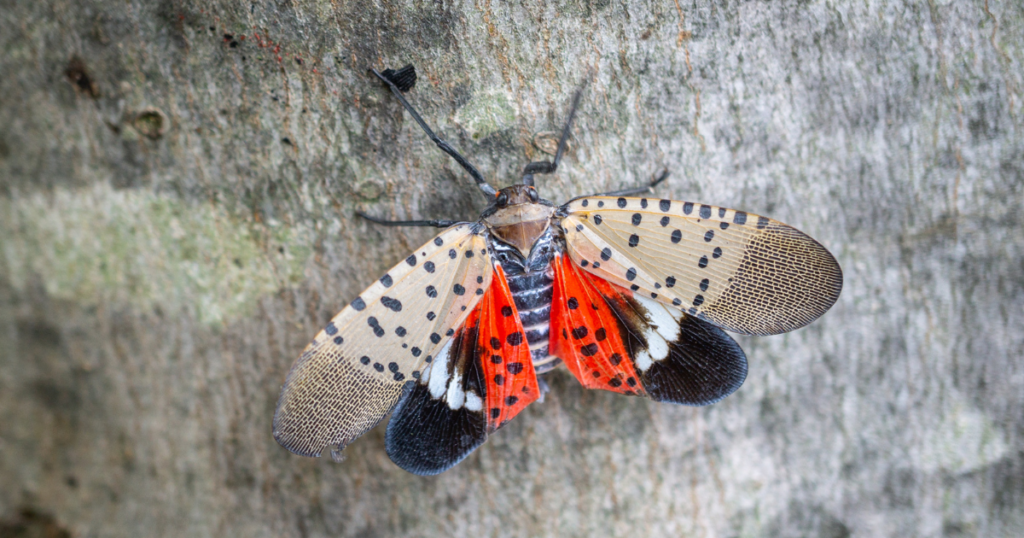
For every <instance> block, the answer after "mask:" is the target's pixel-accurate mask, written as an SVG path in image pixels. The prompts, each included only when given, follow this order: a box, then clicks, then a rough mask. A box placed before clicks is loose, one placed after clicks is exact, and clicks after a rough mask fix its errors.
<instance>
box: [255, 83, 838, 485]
mask: <svg viewBox="0 0 1024 538" xmlns="http://www.w3.org/2000/svg"><path fill="white" fill-rule="evenodd" d="M373 73H374V74H375V75H376V76H377V77H378V78H379V79H380V80H381V81H382V82H383V83H384V84H386V85H387V86H388V87H389V88H390V90H391V92H392V93H393V94H394V95H395V97H397V98H398V100H399V101H400V102H401V103H402V105H403V106H404V107H405V109H406V110H407V111H408V113H409V114H410V115H411V116H412V117H413V119H414V120H416V122H417V123H418V124H419V126H420V127H421V128H422V129H423V131H424V132H426V134H427V135H428V136H429V137H430V138H431V140H433V141H434V143H436V144H437V146H438V147H439V148H441V149H442V150H443V151H445V152H446V153H448V154H449V155H451V156H452V157H453V158H454V159H455V160H456V161H457V162H458V163H459V164H460V165H461V166H462V167H463V168H464V169H465V170H466V171H467V172H468V173H469V174H470V175H471V176H472V177H473V179H474V180H475V181H476V183H477V185H478V186H479V187H480V189H481V190H483V192H484V194H486V195H487V196H488V197H490V199H491V201H492V203H491V205H490V207H488V208H487V209H486V210H485V211H484V212H483V213H482V214H481V216H480V219H479V220H478V221H476V222H455V221H442V220H430V221H384V220H380V219H376V218H373V217H370V216H368V215H363V214H360V215H361V216H363V217H365V218H367V219H369V220H371V221H374V222H377V223H379V224H383V225H408V226H436V227H439V228H444V230H443V231H442V232H441V233H440V234H438V235H437V236H436V237H434V238H433V239H431V240H430V241H428V242H427V243H426V244H425V245H423V246H422V247H420V248H418V249H416V250H415V251H414V252H412V253H411V254H409V256H408V257H407V258H406V259H404V260H402V261H401V262H399V263H398V265H396V266H395V267H393V268H392V269H391V270H389V271H388V272H387V273H385V274H384V275H383V276H382V277H380V279H379V280H377V281H376V282H374V283H373V285H371V286H370V287H369V288H367V289H366V290H365V291H363V292H362V293H361V294H360V295H359V296H358V297H356V298H355V300H353V301H352V302H351V303H350V304H349V305H348V306H347V307H346V308H344V309H343V310H342V311H341V312H340V313H338V314H337V315H336V316H335V317H334V318H333V319H332V320H331V321H330V323H328V324H327V327H325V328H324V329H323V330H322V331H320V333H319V334H317V335H316V338H314V339H313V342H312V343H310V344H309V346H307V347H306V349H305V351H304V352H303V353H302V356H301V357H299V359H298V360H297V361H296V362H295V365H294V366H293V367H292V369H291V371H290V373H289V374H288V377H287V379H286V381H285V384H284V387H283V388H282V390H281V396H280V400H279V401H278V404H277V411H276V413H275V415H274V438H275V439H277V441H278V442H279V443H280V444H281V445H282V446H284V447H285V448H287V449H288V450H290V451H292V452H294V453H296V454H301V455H303V456H319V455H320V454H321V452H322V451H323V450H325V449H327V448H328V447H330V448H331V455H332V456H333V457H335V459H338V460H340V459H341V450H342V449H344V447H345V446H346V445H348V444H350V443H351V442H353V441H354V440H355V439H356V438H358V437H359V436H361V435H362V434H364V433H366V432H367V431H368V430H370V429H371V428H373V427H374V426H375V425H377V424H378V423H379V422H380V421H381V420H382V419H383V418H384V417H385V416H386V415H388V414H389V413H391V420H390V422H389V423H388V426H387V434H386V443H385V444H386V450H387V453H388V456H390V458H391V460H392V461H394V462H395V463H396V464H397V465H399V466H400V467H402V468H403V469H405V470H407V471H410V472H412V473H416V474H420V475H432V474H437V473H440V472H442V471H445V470H447V469H449V468H451V467H452V466H453V465H455V464H456V463H458V462H459V461H461V460H462V459H463V458H465V457H466V456H467V455H468V454H470V453H471V452H472V451H473V450H475V449H476V448H477V447H479V446H480V445H481V444H482V443H484V441H485V440H486V439H487V437H488V435H490V434H493V433H494V432H495V431H496V430H498V429H499V428H501V427H502V426H503V425H504V424H506V423H507V422H508V421H509V420H512V418H513V417H515V416H516V415H517V414H519V413H520V412H521V411H522V410H523V409H524V408H525V407H526V406H527V405H529V404H530V403H532V402H534V401H536V400H538V398H541V397H542V396H543V389H545V388H546V384H545V383H544V382H543V378H542V377H538V376H542V375H543V374H546V373H548V372H550V371H552V370H553V369H554V368H556V367H557V366H558V365H559V364H560V363H561V364H564V365H565V366H566V367H567V368H568V370H569V371H570V372H571V373H572V375H574V376H575V377H576V379H577V380H579V382H580V383H581V384H582V385H583V386H585V387H587V388H592V389H604V390H609V391H613V392H619V393H622V394H628V395H636V396H646V397H648V398H651V399H653V400H656V401H659V402H671V403H677V404H683V405H707V404H711V403H714V402H717V401H718V400H721V399H722V398H724V397H726V396H728V395H729V394H731V393H732V392H733V391H735V390H736V389H737V388H739V386H740V385H741V384H742V383H743V381H744V379H745V378H746V375H747V359H746V356H745V354H744V353H743V350H741V349H740V347H739V345H738V344H737V343H736V342H735V341H734V340H733V339H732V338H731V337H730V336H729V335H728V334H726V332H725V331H732V332H736V333H741V334H750V335H772V334H779V333H784V332H787V331H791V330H794V329H798V328H800V327H803V326H804V325H807V324H808V323H810V322H812V321H814V320H815V319H817V318H818V317H819V316H821V315H822V314H824V313H825V312H826V311H827V310H828V309H829V308H830V307H831V306H832V305H833V304H834V303H835V302H836V300H837V299H838V297H839V293H840V291H841V289H842V282H843V278H842V271H841V269H840V267H839V265H838V263H837V262H836V260H835V258H834V257H833V256H832V255H831V254H830V253H829V252H828V251H827V250H826V249H825V248H824V247H822V246H821V245H820V244H819V243H818V242H817V241H815V240H814V239H811V238H810V237H808V236H807V235H805V234H803V233H802V232H800V231H798V230H796V229H795V228H793V227H791V226H788V225H786V224H782V223H780V222H777V221H775V220H772V219H769V218H766V217H761V216H758V215H754V214H751V213H746V212H744V211H737V210H733V209H726V208H723V207H715V206H711V205H706V204H697V203H691V202H679V201H675V200H667V199H660V198H656V197H636V195H643V194H646V193H650V192H652V188H653V187H654V186H656V185H657V184H658V183H659V182H660V181H662V180H663V179H664V177H665V175H666V174H662V176H661V177H659V178H658V179H657V180H655V181H653V182H652V183H651V184H650V185H646V186H644V187H642V188H637V189H630V190H624V191H618V192H610V193H604V194H598V195H592V196H582V197H577V198H573V199H572V200H569V201H568V202H567V203H565V204H562V205H555V204H554V203H552V202H549V201H547V200H544V199H542V198H541V197H540V195H539V194H538V192H537V190H536V188H535V187H534V176H535V175H536V174H550V173H553V172H555V170H556V169H557V168H558V162H559V160H560V159H561V157H562V154H563V153H564V150H565V147H566V142H567V140H568V137H569V131H570V126H571V124H572V121H573V117H574V115H575V113H576V109H577V107H578V105H579V101H580V95H581V90H582V88H581V90H577V92H576V94H575V96H574V98H573V102H572V106H571V108H570V111H569V115H568V118H567V119H566V122H565V126H564V128H563V130H562V134H561V139H560V141H559V144H558V147H557V150H556V152H555V155H554V159H553V160H551V161H550V162H532V163H529V164H527V165H526V167H525V168H524V170H523V176H522V181H521V184H518V185H512V186H509V187H505V188H503V189H501V190H497V189H495V188H494V187H492V186H490V185H489V184H488V183H487V182H486V181H485V180H484V178H483V176H482V175H481V174H480V172H479V171H477V169H476V168H474V167H473V166H472V165H471V164H470V163H469V162H468V161H466V159H465V158H463V157H462V156H461V155H460V154H459V153H458V152H457V151H456V150H455V149H454V148H452V147H451V146H450V145H449V144H448V143H447V142H445V141H444V140H442V139H441V138H439V137H438V136H437V135H436V134H434V132H433V131H432V130H431V129H430V128H429V127H428V126H427V124H426V123H425V122H424V121H423V119H422V118H421V117H420V116H419V114H418V113H417V112H416V110H415V109H414V108H413V107H412V106H411V105H410V104H409V103H408V101H406V99H405V97H404V96H403V95H402V94H403V92H406V91H409V90H410V89H411V88H412V87H413V85H414V83H415V77H416V75H415V70H414V68H413V67H412V66H406V67H404V68H402V69H400V70H398V71H394V70H390V69H389V70H385V71H384V72H378V71H376V70H374V71H373Z"/></svg>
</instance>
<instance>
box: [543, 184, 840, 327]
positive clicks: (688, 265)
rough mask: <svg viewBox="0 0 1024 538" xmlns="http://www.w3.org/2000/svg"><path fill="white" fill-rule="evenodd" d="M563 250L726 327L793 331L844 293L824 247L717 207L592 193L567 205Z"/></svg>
mask: <svg viewBox="0 0 1024 538" xmlns="http://www.w3.org/2000/svg"><path fill="white" fill-rule="evenodd" d="M567 210H568V215H567V216H566V217H565V218H563V220H562V227H563V230H564V233H565V236H566V244H567V246H568V251H569V255H570V256H571V257H572V259H573V261H574V262H576V263H577V264H579V265H580V267H583V268H584V269H585V270H587V271H589V272H591V273H593V274H595V275H597V276H599V277H601V278H603V279H605V280H608V281H609V282H612V283H614V284H616V285H618V286H621V287H623V288H626V289H629V290H631V291H633V292H635V293H638V294H643V295H644V296H645V297H648V298H651V299H654V300H657V301H659V302H662V303H664V304H666V305H670V306H674V307H677V308H679V309H680V310H681V311H683V312H686V313H688V314H690V315H693V316H696V317H698V318H699V319H702V320H705V321H708V322H711V323H713V324H715V325H718V326H720V327H722V328H724V329H727V330H731V331H735V332H739V333H745V334H756V335H770V334H779V333H783V332H787V331H791V330H794V329H798V328H800V327H803V326H805V325H807V324H808V323H810V322H812V321H814V320H815V319H817V318H818V317H820V316H821V315H822V314H824V313H825V312H826V311H827V310H828V309H829V308H831V306H832V305H833V304H835V302H836V300H837V299H838V298H839V293H840V291H841V290H842V282H843V276H842V270H841V269H840V267H839V264H838V263H837V262H836V259H835V258H834V257H833V256H832V254H831V253H829V252H828V250H826V249H825V248H824V247H823V246H821V244H819V243H818V242H817V241H815V240H814V239H811V238H810V237H808V236H807V235H806V234H804V233H803V232H801V231H799V230H797V229H795V228H793V227H792V226H788V225H786V224H783V223H781V222H778V221H775V220H772V219H769V218H767V217H761V216H758V215H753V214H750V213H746V212H743V211H736V210H733V209H727V208H723V207H715V206H709V205H701V204H694V203H690V202H678V201H673V200H654V199H646V198H624V197H620V198H615V197H591V198H583V199H580V200H576V201H573V202H572V203H570V204H568V205H567Z"/></svg>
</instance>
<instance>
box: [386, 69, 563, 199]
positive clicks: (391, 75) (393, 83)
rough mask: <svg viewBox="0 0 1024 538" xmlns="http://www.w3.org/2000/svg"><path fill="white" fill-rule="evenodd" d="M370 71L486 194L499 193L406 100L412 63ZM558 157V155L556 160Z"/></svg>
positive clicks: (412, 74) (413, 79)
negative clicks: (396, 69) (389, 89)
mask: <svg viewBox="0 0 1024 538" xmlns="http://www.w3.org/2000/svg"><path fill="white" fill-rule="evenodd" d="M370 71H371V72H373V74H374V75H377V78H379V79H380V80H381V82H383V83H384V84H387V85H388V87H389V88H391V93H393V94H395V97H397V98H398V101H399V102H401V103H402V106H404V107H405V109H406V110H407V111H408V112H409V115H410V116H412V119H414V120H416V123H418V124H419V125H420V128H421V129H423V132H425V133H427V136H429V137H430V139H431V140H432V141H433V142H434V144H437V147H439V148H441V151H443V152H445V153H447V154H448V155H451V157H452V158H453V159H455V162H457V163H459V166H462V168H464V169H465V170H466V171H467V172H469V175H471V176H473V181H476V184H477V186H478V187H480V190H482V191H484V194H486V195H488V196H492V197H493V196H495V195H496V194H497V193H498V191H497V190H495V188H494V187H492V186H490V185H488V184H487V181H485V180H484V176H483V174H481V173H480V171H479V170H477V169H476V167H474V166H473V165H472V164H469V161H467V160H466V158H465V157H463V156H462V155H460V154H459V152H458V151H456V150H455V148H453V147H452V146H451V144H449V143H448V142H446V141H444V140H442V139H441V138H440V137H438V136H437V135H436V134H434V131H432V130H430V127H428V126H427V122H425V121H423V118H421V117H420V115H419V114H418V113H416V109H414V108H413V107H412V105H410V104H409V102H408V101H406V100H405V97H404V96H403V95H402V92H403V91H406V92H407V91H409V90H411V89H412V87H413V85H415V84H416V68H415V67H413V66H412V64H409V65H407V66H405V67H403V68H401V69H399V70H398V71H395V70H393V69H385V70H384V72H383V73H380V72H378V71H377V70H376V69H370ZM563 141H564V135H563ZM559 148H561V145H560V146H559ZM560 152H561V149H559V153H560ZM557 159H558V157H557V156H556V157H555V160H556V162H557ZM552 171H553V170H552Z"/></svg>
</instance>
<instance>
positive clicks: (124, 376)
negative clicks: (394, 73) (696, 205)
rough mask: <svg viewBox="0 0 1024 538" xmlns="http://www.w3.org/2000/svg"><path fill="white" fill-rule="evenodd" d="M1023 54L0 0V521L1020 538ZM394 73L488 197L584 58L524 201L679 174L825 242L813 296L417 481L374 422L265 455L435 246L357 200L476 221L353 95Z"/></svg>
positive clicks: (916, 40)
mask: <svg viewBox="0 0 1024 538" xmlns="http://www.w3.org/2000/svg"><path fill="white" fill-rule="evenodd" d="M243 36H244V39H243ZM1022 38H1024V7H1022V4H1021V3H1020V2H1018V1H1016V0H1013V1H1011V0H992V1H987V2H986V1H978V2H948V1H944V0H931V1H929V2H908V1H899V0H893V1H868V2H848V1H831V2H816V1H811V2H792V1H785V2H767V1H764V2H719V1H716V2H712V3H702V2H688V1H678V0H677V1H672V0H663V1H661V2H653V1H647V0H644V1H635V2H621V1H609V0H593V1H589V2H588V1H583V0H567V1H556V2H512V3H506V2H498V1H493V0H477V1H475V2H454V1H441V2H426V1H422V0H419V1H409V0H407V1H395V2H392V1H383V0H382V1H379V2H370V1H362V0H357V1H347V0H334V1H332V2H311V1H307V0H292V1H278V2H267V1H262V0H260V1H252V2H228V1H224V0H211V1H204V2H200V1H188V0H171V1H156V0H128V1H118V2H115V1H112V0H82V1H69V0H39V1H24V0H3V1H2V2H0V51H2V52H0V535H10V536H38V535H48V536H60V535H65V536H71V535H73V536H81V537H89V536H353V537H355V536H359V537H369V536H423V537H430V536H479V537H484V536H495V537H496V536H502V537H504V536H702V537H734V536H737V537H738V536H751V537H753V536H783V537H788V536H794V537H796V536H821V537H828V538H840V537H848V536H851V537H852V536H856V537H875V536H925V537H933V536H934V537H939V536H944V537H959V536H984V537H993V536H1000V537H1001V536H1005V537H1010V536H1022V535H1024V448H1022V447H1024V361H1022V355H1024V331H1022V328H1024V308H1022V306H1021V305H1022V304H1024V276H1022V275H1024V272H1022V270H1024V231H1022V224H1024V219H1022V211H1021V204H1022V202H1024V92H1022V88H1024V74H1022V73H1024V62H1022V60H1024V39H1022ZM405 63H413V64H415V65H416V67H417V69H418V71H419V73H420V81H419V83H418V84H417V86H416V88H415V89H414V90H413V91H412V92H411V93H410V94H409V98H410V99H411V100H412V102H413V103H414V104H416V105H417V106H419V107H420V109H421V112H422V113H423V116H424V117H425V118H426V119H427V120H428V121H429V122H430V123H431V124H432V125H433V126H434V127H435V130H436V131H437V132H439V133H441V134H442V136H445V137H447V138H448V139H449V140H450V141H451V142H452V143H453V145H455V146H456V147H457V148H459V149H460V150H461V151H462V152H463V153H464V154H465V155H466V156H467V157H468V158H469V159H470V160H471V161H472V162H473V163H475V164H476V165H477V167H479V168H480V169H481V171H482V172H483V173H484V175H485V176H486V177H487V178H488V179H489V180H490V181H491V182H492V184H495V185H496V186H502V185H506V184H509V183H511V182H514V181H516V180H517V179H518V174H517V172H518V171H519V170H520V167H521V166H522V165H524V164H525V163H526V162H528V161H529V160H531V159H532V160H537V159H542V158H545V157H546V155H545V154H544V153H543V152H542V151H541V150H540V149H539V146H544V143H545V140H547V139H546V138H545V136H546V135H544V133H546V132H549V131H555V130H557V129H558V128H559V127H560V125H561V122H562V119H563V117H564V115H565V111H566V107H567V105H568V103H569V100H570V97H571V95H572V91H573V90H574V89H575V88H576V87H577V86H578V85H579V84H580V83H581V81H582V80H584V79H585V78H587V77H588V74H589V76H591V77H592V81H591V83H590V85H589V86H588V88H587V91H586V93H585V95H584V99H583V104H582V108H581V110H580V113H579V114H578V116H577V118H578V122H577V124H576V128H575V130H574V136H573V139H572V150H571V151H570V153H569V154H568V156H567V157H566V159H565V161H564V166H563V167H562V168H560V169H559V171H558V173H557V174H556V175H554V176H539V177H538V186H539V189H540V191H541V194H542V196H544V197H546V198H548V199H552V200H554V201H563V200H567V199H568V198H570V197H572V196H575V195H579V194H586V193H591V192H596V191H603V190H610V189H619V188H625V187H629V186H633V185H637V184H639V183H641V182H644V181H647V180H649V178H651V177H652V176H653V175H655V174H657V173H658V172H659V171H661V170H662V169H663V168H668V169H669V170H671V171H672V176H671V179H670V181H669V182H668V183H667V184H666V185H665V186H664V187H663V188H661V189H660V190H659V193H660V195H663V196H665V197H671V198H674V199H681V200H690V201H697V202H705V203H709V204H716V205H722V206H726V207H734V208H738V209H743V210H747V211H750V212H753V213H758V214H764V215H768V216H771V217H774V218H776V219H779V220H781V221H783V222H786V223H789V224H792V225H794V226H796V227H798V228H800V229H801V230H803V231H805V232H807V233H808V234H809V235H811V236H812V237H814V238H816V239H817V240H819V241H820V242H821V243H823V244H824V245H826V246H827V247H828V248H829V249H830V250H831V251H832V252H833V253H834V254H835V255H836V257H837V258H838V260H839V262H840V264H841V265H842V267H843V269H844V273H845V286H844V290H843V294H842V296H841V297H840V299H839V302H838V303H837V304H836V306H835V307H833V309H832V310H831V311H830V312H829V313H827V314H826V315H825V316H824V317H823V318H822V319H820V320H819V321H817V322H815V323H814V324H812V325H810V326H809V327H807V328H804V329H801V330H798V331H796V332H793V333H790V334H786V335H782V336H775V337H767V338H748V337H737V339H738V341H739V342H740V344H741V345H742V346H743V348H744V350H745V351H746V352H747V355H748V358H749V360H750V375H749V377H748V378H747V381H746V383H745V385H744V386H743V387H742V388H741V389H740V390H739V391H738V392H737V393H736V394H734V395H733V396H731V397H729V398H727V399H726V400H724V401H722V402H721V403H719V404H716V405H714V406H711V407H707V408H685V407H677V406H671V405H663V404H656V403H652V402H649V401H645V400H641V399H637V398H626V397H622V396H618V395H615V394H611V393H605V392H601V391H584V390H583V389H581V388H580V387H579V386H578V384H577V383H576V382H575V380H573V379H572V377H571V376H570V375H569V374H568V372H566V371H564V370H563V371H560V372H559V373H557V374H556V375H554V376H552V377H551V384H552V389H553V390H552V392H551V393H550V394H549V395H548V397H547V400H546V401H545V402H544V403H542V404H534V405H532V406H530V407H529V408H528V409H527V410H526V411H525V412H524V413H523V414H521V415H520V416H519V417H517V418H516V419H515V420H514V421H513V422H512V423H510V424H509V425H508V426H506V427H505V428H504V429H503V430H501V431H500V432H498V434H497V435H495V436H493V437H492V438H491V439H490V440H489V442H488V443H487V444H485V445H484V446H483V447H482V448H480V449H479V450H477V451H476V452H475V453H474V454H473V455H472V456H470V457H469V458H467V460H466V461H464V462H463V463H462V464H460V465H459V466H457V467H455V468H454V469H453V470H451V471H449V472H446V473H444V474H442V475H440V476H438V477H434V478H421V477H417V476H413V475H411V474H408V473H406V472H404V471H402V470H401V469H399V468H397V467H396V466H394V465H393V464H392V463H391V462H390V461H389V460H388V458H387V455H386V454H385V452H384V447H383V442H384V434H383V427H378V428H377V429H375V430H373V431H372V432H370V433H369V434H367V435H366V436H365V437H363V438H361V439H360V440H358V441H357V442H355V443H354V444H353V445H351V446H350V447H349V448H348V449H347V450H346V454H347V456H348V460H347V461H346V462H344V463H342V464H334V463H332V462H330V461H329V458H326V459H321V460H316V459H307V458H302V457H298V456H294V455H292V454H290V453H288V452H287V451H286V450H284V449H282V448H281V447H279V446H278V445H277V444H276V443H275V442H274V440H273V438H272V437H271V432H270V423H271V418H272V414H273V411H274V405H275V403H276V400H277V396H278V391H279V390H280V386H281V383H282V381H283V380H284V376H285V373H286V372H287V370H288V368H289V367H290V366H291V364H292V362H293V361H294V359H295V358H296V357H297V356H298V354H299V353H300V352H301V350H302V348H303V347H304V346H305V345H306V343H307V342H308V341H309V339H310V338H311V337H312V336H313V335H314V334H315V333H316V332H317V331H318V330H319V329H320V328H321V327H322V326H323V325H324V324H325V323H326V321H327V320H328V319H330V317H331V316H332V315H333V314H334V313H335V312H336V311H337V310H339V309H340V308H341V307H342V306H343V305H344V304H346V303H347V302H348V301H349V300H350V299H351V298H352V297H354V296H355V295H356V294H358V293H359V291H360V290H361V289H362V288H363V287H365V286H367V285H369V284H370V283H371V282H373V281H374V279H376V278H377V277H378V276H379V275H380V274H382V273H383V272H384V271H385V270H386V269H387V268H388V267H390V266H391V265H393V264H394V263H396V262H398V261H400V260H401V259H402V258H404V257H405V256H406V255H407V253H408V252H409V251H410V250H411V249H413V248H415V247H416V246H417V245H419V244H421V243H422V242H424V241H426V240H427V239H428V238H429V237H430V234H431V231H430V230H423V229H404V230H399V229H392V228H382V227H378V226H373V225H370V224H368V223H367V222H365V221H362V220H360V219H359V218H357V217H356V216H355V215H354V211H356V210H364V211H367V212H370V213H372V214H374V215H379V216H382V217H387V218H400V219H405V218H453V219H472V218H475V216H476V215H477V214H478V212H479V211H480V210H481V209H482V208H483V207H484V206H485V205H486V201H485V200H484V198H483V197H482V196H481V195H480V193H479V192H478V191H477V190H476V189H475V187H473V184H472V181H471V180H470V179H469V177H468V176H467V175H466V174H465V173H463V172H462V171H461V170H460V169H459V168H458V166H457V165H456V164H455V163H454V162H452V161H451V160H450V159H447V158H446V157H445V156H444V155H443V154H441V152H439V151H437V149H436V148H434V147H433V145H432V144H430V142H429V141H428V140H426V139H425V137H424V136H422V134H421V133H420V132H419V131H418V129H417V128H416V126H415V124H414V123H413V122H412V120H411V118H410V117H409V116H408V115H407V114H405V113H404V112H403V111H402V110H401V107H400V106H399V104H398V103H397V102H395V100H394V99H393V98H392V97H391V96H390V95H389V94H388V93H387V92H386V91H385V90H383V89H382V88H381V87H380V86H379V85H378V84H376V83H374V81H373V80H372V79H371V78H370V77H369V76H367V73H366V68H368V67H377V68H383V67H399V66H401V65H404V64H405ZM538 135H540V136H539V137H538ZM535 139H536V140H537V142H536V143H535ZM45 533H49V534H45Z"/></svg>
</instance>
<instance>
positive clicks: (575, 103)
mask: <svg viewBox="0 0 1024 538" xmlns="http://www.w3.org/2000/svg"><path fill="white" fill-rule="evenodd" d="M586 87H587V83H586V81H584V82H583V84H580V87H579V88H577V89H576V93H575V94H574V95H573V97H572V107H570V108H569V117H568V118H566V120H565V126H564V127H562V138H561V139H559V141H558V149H557V150H555V159H554V160H553V161H538V162H532V163H529V164H527V165H526V167H525V168H523V185H527V186H531V187H532V186H533V175H534V174H553V173H554V172H555V170H557V169H558V161H560V160H562V153H565V146H566V144H568V143H569V130H570V128H571V127H572V120H573V118H575V117H576V109H577V108H579V105H580V97H582V96H583V89H584V88H586Z"/></svg>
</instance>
